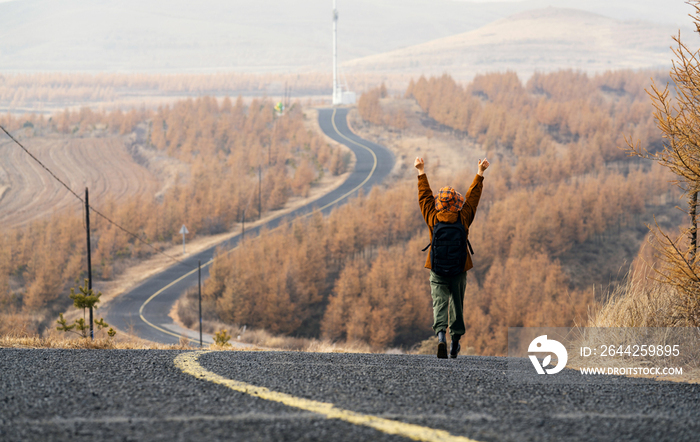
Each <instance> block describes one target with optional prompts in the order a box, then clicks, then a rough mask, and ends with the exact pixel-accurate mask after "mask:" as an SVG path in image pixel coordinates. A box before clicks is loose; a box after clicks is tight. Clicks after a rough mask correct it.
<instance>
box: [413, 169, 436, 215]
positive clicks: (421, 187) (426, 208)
mask: <svg viewBox="0 0 700 442" xmlns="http://www.w3.org/2000/svg"><path fill="white" fill-rule="evenodd" d="M413 166H414V167H415V168H416V169H418V204H419V205H420V211H421V213H422V214H423V219H424V220H425V223H426V224H428V226H430V225H434V224H435V220H434V219H433V218H434V217H435V216H436V214H437V210H435V197H434V196H433V191H432V190H431V189H430V183H429V182H428V177H427V176H426V175H425V161H423V158H416V161H415V162H414V163H413ZM431 219H433V222H432V223H431V222H430V221H429V220H431Z"/></svg>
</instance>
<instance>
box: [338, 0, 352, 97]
mask: <svg viewBox="0 0 700 442" xmlns="http://www.w3.org/2000/svg"><path fill="white" fill-rule="evenodd" d="M345 88H346V89H347V85H346V86H345ZM336 104H355V93H354V92H350V91H345V92H343V88H342V87H341V86H340V82H339V79H338V10H337V9H336V7H335V0H333V105H336Z"/></svg>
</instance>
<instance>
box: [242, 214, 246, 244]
mask: <svg viewBox="0 0 700 442" xmlns="http://www.w3.org/2000/svg"><path fill="white" fill-rule="evenodd" d="M243 238H245V209H243V229H242V231H241V245H243Z"/></svg>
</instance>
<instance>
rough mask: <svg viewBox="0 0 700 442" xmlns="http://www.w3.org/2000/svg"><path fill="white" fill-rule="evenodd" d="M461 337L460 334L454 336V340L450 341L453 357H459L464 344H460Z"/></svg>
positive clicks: (451, 355)
mask: <svg viewBox="0 0 700 442" xmlns="http://www.w3.org/2000/svg"><path fill="white" fill-rule="evenodd" d="M459 338H460V336H452V342H450V357H451V358H452V359H455V358H456V357H457V355H458V354H459V350H460V349H461V348H462V346H461V345H459Z"/></svg>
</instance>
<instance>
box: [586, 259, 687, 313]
mask: <svg viewBox="0 0 700 442" xmlns="http://www.w3.org/2000/svg"><path fill="white" fill-rule="evenodd" d="M649 276H650V275H649V270H636V271H634V272H633V273H631V274H629V275H628V277H627V280H626V282H625V284H621V285H619V286H617V287H616V288H615V290H614V291H613V292H612V293H611V294H610V295H609V296H608V297H607V300H606V301H605V302H603V304H602V305H601V306H600V308H599V309H598V310H597V311H595V312H591V313H590V315H589V319H588V327H674V326H677V325H679V324H677V320H676V319H675V317H676V315H675V309H676V305H677V300H678V296H677V293H676V290H675V289H674V288H673V287H670V286H668V285H665V284H662V283H660V282H658V281H656V280H654V279H651V278H650V277H649Z"/></svg>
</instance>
